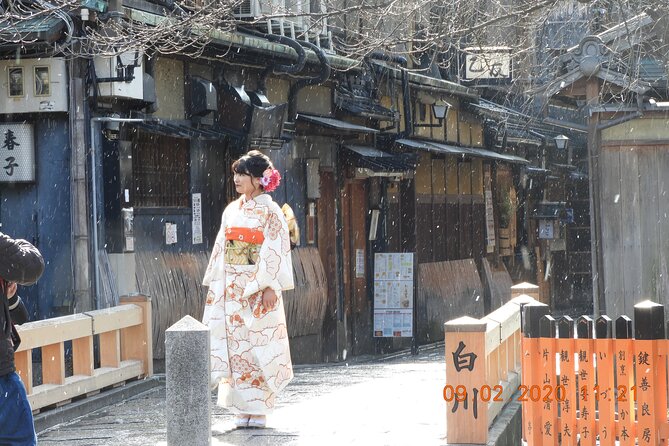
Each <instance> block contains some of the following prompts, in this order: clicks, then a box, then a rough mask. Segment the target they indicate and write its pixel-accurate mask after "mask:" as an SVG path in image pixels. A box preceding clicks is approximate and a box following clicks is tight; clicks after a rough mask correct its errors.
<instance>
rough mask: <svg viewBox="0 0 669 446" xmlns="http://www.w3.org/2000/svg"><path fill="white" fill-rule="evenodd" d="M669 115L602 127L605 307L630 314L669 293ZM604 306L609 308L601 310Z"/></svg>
mask: <svg viewBox="0 0 669 446" xmlns="http://www.w3.org/2000/svg"><path fill="white" fill-rule="evenodd" d="M666 122H667V116H666V115H665V114H664V113H661V114H655V115H650V116H648V117H644V118H642V119H636V120H633V121H630V122H628V123H625V124H622V125H620V126H616V127H612V128H610V129H608V130H604V131H602V135H601V155H600V169H601V184H600V185H599V188H600V194H601V201H600V203H599V209H600V212H601V219H602V240H601V249H602V251H603V252H604V253H606V254H605V255H604V258H603V260H604V262H603V265H602V274H603V275H604V286H605V289H606V307H605V311H606V312H607V314H611V315H616V316H618V315H621V314H630V313H631V312H632V309H633V307H634V305H635V304H636V303H638V302H640V301H642V300H644V299H651V300H654V301H656V302H660V303H663V304H664V303H666V295H667V292H668V291H669V270H668V267H667V265H669V241H668V235H669V220H668V219H667V215H669V182H668V181H667V179H666V178H665V175H664V173H665V172H667V171H668V170H669V144H668V141H669V134H668V133H667V127H666ZM602 310H604V308H603V309H602Z"/></svg>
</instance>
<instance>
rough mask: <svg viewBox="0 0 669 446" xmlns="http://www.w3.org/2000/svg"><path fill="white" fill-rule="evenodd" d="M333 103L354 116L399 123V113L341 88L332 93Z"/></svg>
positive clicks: (374, 100)
mask: <svg viewBox="0 0 669 446" xmlns="http://www.w3.org/2000/svg"><path fill="white" fill-rule="evenodd" d="M334 102H335V105H336V106H337V107H339V108H340V109H342V110H345V111H347V112H349V113H352V114H354V115H356V116H363V117H365V118H372V119H378V120H381V121H393V122H396V121H399V113H397V112H395V111H393V110H390V109H388V108H386V107H383V106H382V105H381V104H380V103H379V102H378V101H377V100H376V99H373V98H372V97H371V96H369V97H368V96H356V95H355V94H353V93H352V92H350V91H348V90H345V89H344V88H343V87H340V88H338V89H337V90H335V92H334Z"/></svg>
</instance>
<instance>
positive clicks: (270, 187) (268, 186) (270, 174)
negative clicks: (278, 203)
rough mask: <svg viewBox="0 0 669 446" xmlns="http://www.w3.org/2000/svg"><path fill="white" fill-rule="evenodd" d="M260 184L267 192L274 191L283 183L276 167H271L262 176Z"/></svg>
mask: <svg viewBox="0 0 669 446" xmlns="http://www.w3.org/2000/svg"><path fill="white" fill-rule="evenodd" d="M260 184H262V187H263V189H264V190H265V192H272V191H274V190H275V189H276V188H277V187H279V184H281V174H280V173H279V171H278V170H276V169H275V168H273V167H270V168H268V169H267V170H265V171H264V172H263V174H262V177H260Z"/></svg>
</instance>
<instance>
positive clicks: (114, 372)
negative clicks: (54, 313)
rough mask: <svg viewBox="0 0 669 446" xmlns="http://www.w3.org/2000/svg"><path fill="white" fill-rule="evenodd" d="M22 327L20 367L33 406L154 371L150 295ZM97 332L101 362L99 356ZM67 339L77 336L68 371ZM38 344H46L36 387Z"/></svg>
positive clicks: (60, 401)
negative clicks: (96, 343) (96, 339)
mask: <svg viewBox="0 0 669 446" xmlns="http://www.w3.org/2000/svg"><path fill="white" fill-rule="evenodd" d="M17 329H18V331H19V334H20V335H21V345H20V346H19V349H18V351H17V352H16V355H15V357H16V368H17V373H18V374H19V376H20V377H21V379H22V381H23V384H24V385H25V386H26V390H27V392H28V399H29V400H30V404H31V406H32V409H33V411H38V410H40V409H42V408H44V407H47V406H53V405H62V404H65V403H67V402H70V401H71V400H72V399H73V398H76V397H79V396H82V395H88V394H91V393H96V392H98V391H100V390H101V389H103V388H105V387H109V386H113V385H117V384H119V383H123V382H125V381H127V380H129V379H132V378H137V377H148V376H151V375H152V374H153V347H152V342H151V336H152V333H151V331H152V329H151V300H150V298H148V297H146V296H139V295H138V296H128V297H122V298H121V305H119V306H117V307H113V308H108V309H105V310H95V311H89V312H86V313H81V314H73V315H70V316H63V317H57V318H52V319H45V320H42V321H36V322H28V323H26V324H23V325H21V326H20V327H17ZM95 336H98V338H99V339H98V345H99V364H100V366H99V367H95V361H94V352H93V348H94V337H95ZM67 341H72V355H71V358H72V366H71V370H72V375H71V376H66V375H69V373H66V355H65V342H67ZM33 349H41V350H42V364H41V378H42V379H41V384H40V385H37V386H34V387H33V362H32V357H33V355H32V351H33ZM68 357H69V355H68Z"/></svg>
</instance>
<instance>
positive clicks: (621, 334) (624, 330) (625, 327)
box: [616, 315, 633, 339]
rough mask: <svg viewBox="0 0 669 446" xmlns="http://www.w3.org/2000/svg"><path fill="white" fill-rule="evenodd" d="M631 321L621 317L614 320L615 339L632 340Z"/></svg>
mask: <svg viewBox="0 0 669 446" xmlns="http://www.w3.org/2000/svg"><path fill="white" fill-rule="evenodd" d="M632 336H633V332H632V319H630V318H629V317H627V316H625V315H623V316H620V317H619V318H618V319H616V339H632Z"/></svg>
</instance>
